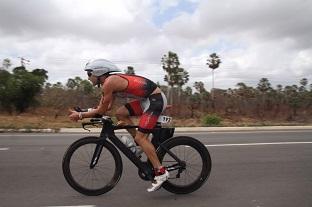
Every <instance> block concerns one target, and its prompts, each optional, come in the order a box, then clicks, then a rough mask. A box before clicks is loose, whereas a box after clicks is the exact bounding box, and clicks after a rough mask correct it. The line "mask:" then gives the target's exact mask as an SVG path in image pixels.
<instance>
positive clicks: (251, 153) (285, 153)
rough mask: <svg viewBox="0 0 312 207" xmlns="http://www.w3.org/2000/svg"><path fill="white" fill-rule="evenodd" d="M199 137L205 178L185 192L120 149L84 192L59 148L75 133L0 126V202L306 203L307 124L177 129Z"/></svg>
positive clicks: (309, 192)
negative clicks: (109, 184) (96, 186)
mask: <svg viewBox="0 0 312 207" xmlns="http://www.w3.org/2000/svg"><path fill="white" fill-rule="evenodd" d="M183 135H188V136H194V137H196V138H198V139H199V140H200V141H202V142H203V143H204V144H205V145H207V147H208V150H209V151H210V154H211V157H212V161H213V165H212V172H211V175H210V178H209V179H208V182H206V183H205V185H204V186H203V187H202V188H200V189H199V190H198V191H196V192H194V193H192V194H189V195H174V194H171V193H169V192H167V191H165V190H164V189H161V190H159V191H157V192H154V193H147V192H146V188H147V187H148V186H149V183H148V182H146V181H143V180H141V179H140V178H139V177H138V176H137V170H136V168H135V166H134V165H133V164H132V163H130V161H128V160H126V159H125V158H124V157H123V164H124V172H123V175H122V178H121V180H120V181H119V183H118V185H117V186H116V187H115V188H114V189H113V190H112V191H110V192H108V193H107V194H104V195H102V196H97V197H88V196H84V195H81V194H79V193H77V192H76V191H74V190H73V189H72V188H71V187H70V186H69V185H68V184H67V183H66V181H65V179H64V177H63V174H62V170H61V163H62V157H63V154H64V152H65V150H66V148H67V147H68V146H69V145H70V144H71V143H72V142H73V141H75V140H77V139H78V138H80V137H83V135H81V134H0V206H1V207H10V206H25V207H27V206H31V207H36V206H88V207H89V206H90V207H91V206H97V207H100V206H102V207H104V206H109V207H118V206H149V207H154V206H170V207H174V206H179V207H181V206H196V207H199V206H220V207H221V206H222V207H224V206H239V207H245V206H246V207H247V206H248V207H262V206H270V207H274V206H276V207H277V206H278V207H279V206H282V207H287V206H289V207H293V206H300V207H311V206H312V131H311V130H298V131H284V132H281V131H253V132H215V133H211V132H210V133H209V132H202V133H197V134H196V133H183Z"/></svg>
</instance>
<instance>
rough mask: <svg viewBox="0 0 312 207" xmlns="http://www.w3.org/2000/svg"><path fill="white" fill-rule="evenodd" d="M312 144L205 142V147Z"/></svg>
mask: <svg viewBox="0 0 312 207" xmlns="http://www.w3.org/2000/svg"><path fill="white" fill-rule="evenodd" d="M291 144H312V142H265V143H240V144H206V145H205V146H206V147H234V146H261V145H291Z"/></svg>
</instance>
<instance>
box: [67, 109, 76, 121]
mask: <svg viewBox="0 0 312 207" xmlns="http://www.w3.org/2000/svg"><path fill="white" fill-rule="evenodd" d="M68 112H69V114H68V117H69V119H70V120H72V121H78V120H79V112H77V111H74V110H72V109H69V110H68Z"/></svg>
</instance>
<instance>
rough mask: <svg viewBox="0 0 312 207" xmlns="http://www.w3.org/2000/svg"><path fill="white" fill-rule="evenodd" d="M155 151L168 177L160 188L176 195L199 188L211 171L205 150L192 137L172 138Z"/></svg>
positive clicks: (208, 156) (209, 159) (208, 157)
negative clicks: (168, 174) (168, 173)
mask: <svg viewBox="0 0 312 207" xmlns="http://www.w3.org/2000/svg"><path fill="white" fill-rule="evenodd" d="M163 147H164V148H166V149H167V150H169V151H170V153H168V152H167V151H166V150H164V148H162V147H159V148H158V150H157V154H158V158H159V160H160V162H161V163H162V165H163V166H164V167H166V168H167V170H168V171H169V172H170V177H169V179H168V181H166V182H165V183H164V184H163V185H162V187H163V188H164V189H166V190H167V191H169V192H172V193H176V194H187V193H191V192H193V191H195V190H197V189H198V188H200V187H201V186H202V185H203V184H204V183H205V181H206V180H207V179H208V177H209V175H210V171H211V158H210V154H209V152H208V150H207V148H206V147H205V146H204V145H203V144H202V143H201V142H199V141H198V140H196V139H194V138H192V137H186V136H181V137H174V138H171V139H169V140H168V141H167V142H165V143H163ZM177 158H178V159H179V160H177Z"/></svg>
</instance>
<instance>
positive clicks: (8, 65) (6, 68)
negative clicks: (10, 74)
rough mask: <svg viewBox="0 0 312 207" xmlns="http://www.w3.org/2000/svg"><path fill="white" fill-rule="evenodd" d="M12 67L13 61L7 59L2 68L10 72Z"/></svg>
mask: <svg viewBox="0 0 312 207" xmlns="http://www.w3.org/2000/svg"><path fill="white" fill-rule="evenodd" d="M11 66H12V63H11V60H10V59H9V58H5V59H4V60H3V61H2V68H3V69H4V70H8V69H9V68H10V67H11Z"/></svg>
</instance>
